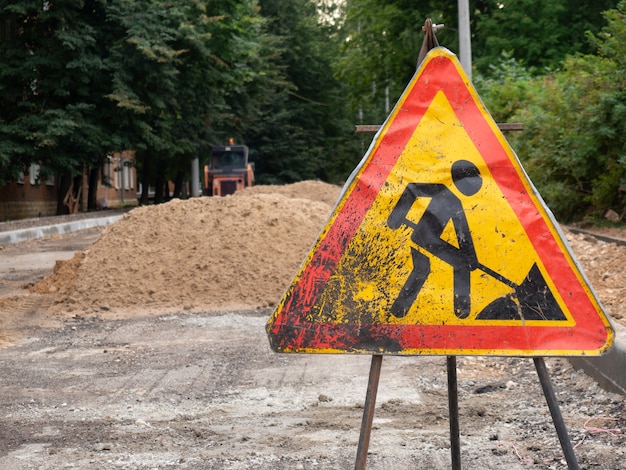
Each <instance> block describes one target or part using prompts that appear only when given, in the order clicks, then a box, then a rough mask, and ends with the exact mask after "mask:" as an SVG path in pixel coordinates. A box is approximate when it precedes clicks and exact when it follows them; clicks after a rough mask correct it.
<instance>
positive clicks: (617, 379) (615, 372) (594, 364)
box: [569, 325, 626, 395]
mask: <svg viewBox="0 0 626 470" xmlns="http://www.w3.org/2000/svg"><path fill="white" fill-rule="evenodd" d="M613 326H614V329H615V342H614V343H613V347H612V348H611V349H610V350H609V352H607V353H606V354H605V355H604V356H600V357H571V358H570V359H569V361H570V363H571V364H572V366H574V368H575V369H582V370H583V371H585V373H586V374H587V375H589V376H590V377H592V378H593V379H594V380H595V381H596V382H597V383H598V385H599V386H600V387H602V388H603V389H604V390H607V391H609V392H612V393H620V394H622V395H626V328H624V327H622V326H620V325H613Z"/></svg>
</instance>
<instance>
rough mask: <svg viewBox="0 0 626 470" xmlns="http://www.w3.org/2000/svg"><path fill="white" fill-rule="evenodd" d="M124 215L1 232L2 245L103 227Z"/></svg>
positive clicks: (0, 243)
mask: <svg viewBox="0 0 626 470" xmlns="http://www.w3.org/2000/svg"><path fill="white" fill-rule="evenodd" d="M122 217H123V215H112V216H110V217H97V218H93V219H83V220H77V221H75V222H67V223H64V224H55V225H44V226H43V227H32V228H25V229H22V230H13V231H11V232H0V245H11V244H13V243H20V242H23V241H26V240H33V239H35V238H42V237H48V236H50V235H59V234H64V233H70V232H76V231H78V230H83V229H87V228H93V227H103V226H105V225H109V224H112V223H113V222H115V221H117V220H119V219H121V218H122Z"/></svg>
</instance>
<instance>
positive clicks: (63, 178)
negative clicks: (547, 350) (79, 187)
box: [56, 173, 72, 215]
mask: <svg viewBox="0 0 626 470" xmlns="http://www.w3.org/2000/svg"><path fill="white" fill-rule="evenodd" d="M57 181H58V183H57V214H56V215H66V214H69V213H70V211H69V208H68V207H67V206H66V205H65V203H64V202H63V200H64V199H65V195H66V194H67V192H68V191H69V189H70V184H71V183H72V177H71V176H70V175H68V174H67V173H64V174H61V175H58V178H57Z"/></svg>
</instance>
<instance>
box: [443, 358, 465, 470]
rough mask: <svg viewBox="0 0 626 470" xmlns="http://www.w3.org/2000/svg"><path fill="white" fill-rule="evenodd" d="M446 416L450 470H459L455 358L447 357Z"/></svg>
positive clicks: (459, 446)
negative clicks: (448, 428) (450, 460)
mask: <svg viewBox="0 0 626 470" xmlns="http://www.w3.org/2000/svg"><path fill="white" fill-rule="evenodd" d="M446 363H447V369H448V414H449V415H450V453H451V454H452V470H461V439H460V437H459V393H458V386H457V379H456V356H448V358H447V361H446Z"/></svg>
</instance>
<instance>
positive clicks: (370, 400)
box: [354, 354, 383, 470]
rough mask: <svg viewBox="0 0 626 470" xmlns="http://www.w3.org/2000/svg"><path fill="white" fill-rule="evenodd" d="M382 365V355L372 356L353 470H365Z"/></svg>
mask: <svg viewBox="0 0 626 470" xmlns="http://www.w3.org/2000/svg"><path fill="white" fill-rule="evenodd" d="M382 364H383V356H382V354H374V355H373V356H372V365H371V366H370V377H369V381H368V383H367V394H366V395H365V405H364V406H363V420H362V421H361V434H360V436H359V447H358V449H357V453H356V463H355V464H354V470H365V463H366V462H367V448H368V447H369V443H370V434H371V433H372V422H373V421H374V408H375V407H376V393H377V392H378V381H379V379H380V369H381V366H382Z"/></svg>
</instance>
